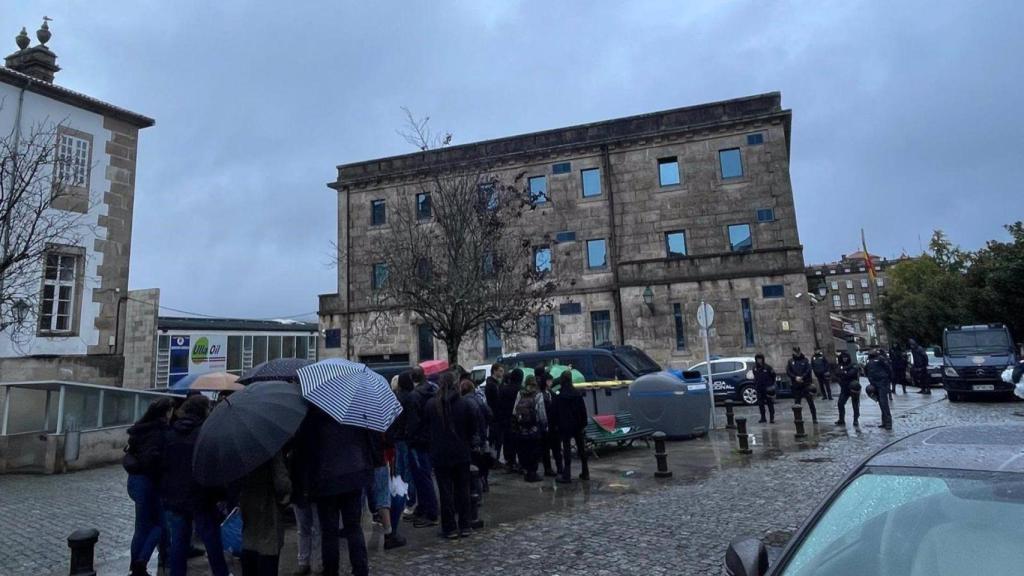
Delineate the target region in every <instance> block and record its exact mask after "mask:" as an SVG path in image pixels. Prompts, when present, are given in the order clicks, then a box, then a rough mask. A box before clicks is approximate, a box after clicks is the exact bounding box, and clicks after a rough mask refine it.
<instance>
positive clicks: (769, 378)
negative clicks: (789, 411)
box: [754, 354, 775, 424]
mask: <svg viewBox="0 0 1024 576" xmlns="http://www.w3.org/2000/svg"><path fill="white" fill-rule="evenodd" d="M754 387H755V388H756V389H757V410H758V411H759V412H760V413H761V419H760V420H758V422H759V423H761V424H763V423H764V422H765V419H764V412H765V410H764V409H765V407H767V408H768V418H769V420H768V422H769V423H770V424H775V370H774V369H773V368H772V367H771V366H769V365H768V364H767V363H766V362H765V361H764V354H758V355H756V356H754Z"/></svg>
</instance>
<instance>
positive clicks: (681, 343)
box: [672, 303, 686, 350]
mask: <svg viewBox="0 0 1024 576" xmlns="http://www.w3.org/2000/svg"><path fill="white" fill-rule="evenodd" d="M672 316H673V317H674V318H675V322H676V350H686V322H684V321H683V305H682V304H679V303H676V304H673V305H672Z"/></svg>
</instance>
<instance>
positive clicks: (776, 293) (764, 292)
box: [761, 284, 786, 298]
mask: <svg viewBox="0 0 1024 576" xmlns="http://www.w3.org/2000/svg"><path fill="white" fill-rule="evenodd" d="M785 295H786V287H785V286H783V285H782V284H765V285H764V286H761V296H762V297H763V298H782V297H784V296H785Z"/></svg>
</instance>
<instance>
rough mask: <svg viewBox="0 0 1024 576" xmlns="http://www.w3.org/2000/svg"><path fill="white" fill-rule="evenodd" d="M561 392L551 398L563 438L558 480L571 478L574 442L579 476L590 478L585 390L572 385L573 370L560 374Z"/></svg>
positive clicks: (583, 478) (553, 415)
mask: <svg viewBox="0 0 1024 576" xmlns="http://www.w3.org/2000/svg"><path fill="white" fill-rule="evenodd" d="M558 387H559V389H558V395H557V396H555V398H554V399H553V400H552V402H551V408H552V412H553V414H552V418H550V420H551V421H553V422H555V426H556V427H557V429H558V437H559V439H560V440H561V442H562V453H561V456H562V468H561V470H560V475H559V476H558V478H557V479H556V480H555V481H556V482H558V483H560V484H569V483H571V482H572V444H571V443H572V442H575V443H576V455H577V457H578V458H579V460H580V467H581V471H580V480H590V469H589V468H587V445H586V441H585V440H586V439H585V438H584V435H583V431H584V430H585V429H586V427H587V420H588V418H587V406H586V404H585V403H584V402H583V394H581V393H580V391H579V390H577V389H576V387H575V386H574V385H573V382H572V374H571V371H570V370H566V371H565V372H562V374H561V375H560V376H559V377H558Z"/></svg>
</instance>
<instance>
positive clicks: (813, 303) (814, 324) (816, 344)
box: [796, 292, 821, 350]
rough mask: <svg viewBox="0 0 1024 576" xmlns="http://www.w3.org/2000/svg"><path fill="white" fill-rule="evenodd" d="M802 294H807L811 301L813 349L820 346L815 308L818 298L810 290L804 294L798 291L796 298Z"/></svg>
mask: <svg viewBox="0 0 1024 576" xmlns="http://www.w3.org/2000/svg"><path fill="white" fill-rule="evenodd" d="M803 296H807V299H808V300H809V301H810V303H811V330H813V331H814V349H815V350H817V349H819V348H821V342H820V341H819V340H818V310H817V304H818V302H820V300H819V299H818V297H817V296H815V295H814V294H811V293H810V292H808V293H806V294H804V293H803V292H800V293H798V294H797V295H796V297H797V299H800V298H802V297H803Z"/></svg>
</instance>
